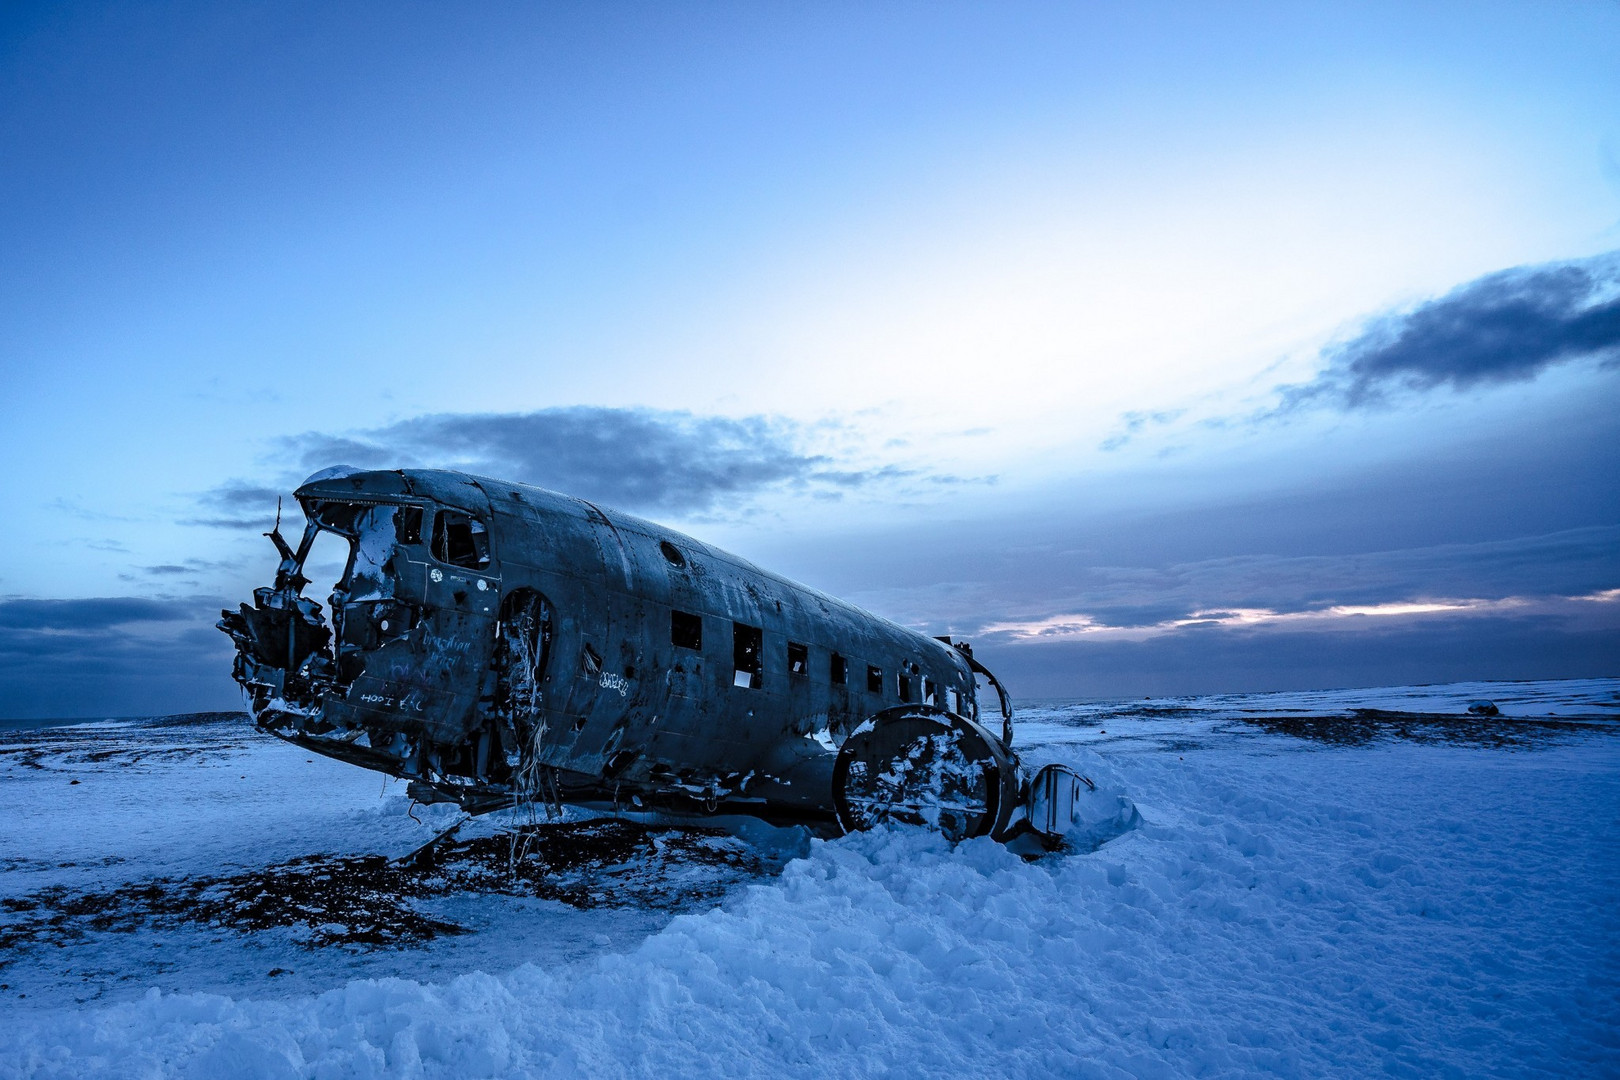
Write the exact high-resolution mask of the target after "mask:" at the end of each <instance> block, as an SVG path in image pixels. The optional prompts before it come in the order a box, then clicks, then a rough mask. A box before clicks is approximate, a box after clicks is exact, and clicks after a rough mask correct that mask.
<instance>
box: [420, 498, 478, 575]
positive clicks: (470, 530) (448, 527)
mask: <svg viewBox="0 0 1620 1080" xmlns="http://www.w3.org/2000/svg"><path fill="white" fill-rule="evenodd" d="M433 557H434V558H435V559H438V560H439V561H440V562H446V563H449V564H450V565H451V566H465V567H466V568H467V569H469V570H482V569H484V568H485V567H486V566H488V565H489V533H488V531H487V530H486V529H485V528H484V523H483V522H482V521H479V520H478V519H477V518H475V517H473V516H472V515H470V514H463V513H462V512H461V511H459V510H440V511H439V516H438V518H437V519H435V520H434V523H433Z"/></svg>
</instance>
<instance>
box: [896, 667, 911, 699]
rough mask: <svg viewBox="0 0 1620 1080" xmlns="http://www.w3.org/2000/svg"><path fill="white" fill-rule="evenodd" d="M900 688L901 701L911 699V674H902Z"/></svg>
mask: <svg viewBox="0 0 1620 1080" xmlns="http://www.w3.org/2000/svg"><path fill="white" fill-rule="evenodd" d="M899 689H900V700H901V701H910V700H911V676H910V675H905V674H902V675H901V676H900V687H899Z"/></svg>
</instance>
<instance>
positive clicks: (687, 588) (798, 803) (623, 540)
mask: <svg viewBox="0 0 1620 1080" xmlns="http://www.w3.org/2000/svg"><path fill="white" fill-rule="evenodd" d="M296 494H297V499H298V501H299V504H300V505H301V506H302V508H303V511H304V516H305V520H306V523H307V524H306V528H305V531H304V533H303V535H302V536H301V537H300V539H299V541H298V544H297V545H296V546H294V545H293V544H291V543H289V542H288V541H287V540H286V539H285V538H284V537H283V536H282V535H281V533H280V530H279V528H278V529H277V531H276V532H275V533H273V534H271V539H272V540H273V541H274V542H275V544H276V547H277V549H278V551H279V553H280V555H281V562H280V565H279V566H278V568H277V572H276V579H275V582H274V584H273V585H271V586H267V587H265V588H260V589H258V590H256V591H255V593H254V602H253V603H252V604H243V605H241V607H240V608H239V609H238V610H237V611H226V612H224V613H223V618H222V619H221V621H220V624H219V625H220V628H221V629H222V630H224V631H226V632H227V633H229V634H230V635H231V637H232V638H233V639H234V640H235V642H236V645H237V657H236V661H235V668H234V672H233V673H234V675H235V678H236V680H237V681H238V682H239V683H240V684H241V685H242V686H243V688H244V689H245V690H246V691H247V693H248V695H249V697H250V700H251V707H252V711H253V715H254V718H255V720H256V721H257V723H258V724H259V725H260V726H261V727H263V728H264V729H266V730H268V731H271V732H273V733H275V734H277V735H279V736H281V737H283V738H286V739H289V740H291V741H293V742H296V743H298V744H299V745H301V746H305V747H307V748H309V749H311V750H315V751H318V752H320V753H323V754H327V755H329V756H332V757H335V758H339V759H342V760H345V761H349V762H353V763H354V764H357V765H361V766H364V767H366V768H371V769H377V770H380V771H383V772H386V773H389V774H391V775H394V776H399V777H404V778H407V779H410V780H411V781H413V782H414V783H413V787H412V792H413V794H416V795H417V796H418V797H419V798H422V799H424V800H425V801H434V800H451V801H454V802H457V803H459V804H461V805H462V806H463V807H465V808H467V809H468V810H471V811H474V812H477V811H480V810H487V809H492V808H495V807H499V806H505V805H510V804H512V803H514V802H520V801H527V802H531V803H538V804H551V805H559V804H562V803H572V804H581V805H586V806H595V807H601V808H615V809H618V810H620V811H621V812H624V813H630V814H639V815H645V816H647V817H649V818H657V817H659V816H690V815H698V816H701V815H709V814H722V813H724V814H748V815H752V816H756V817H761V818H764V819H766V820H769V821H775V822H779V823H795V824H805V825H810V826H812V827H814V828H818V829H820V830H822V831H825V832H836V831H838V830H839V828H840V824H839V820H838V815H837V814H836V813H835V803H836V802H837V799H835V791H834V783H835V776H834V773H835V765H836V763H837V760H838V749H839V747H841V746H842V745H843V744H844V743H845V741H846V740H847V739H848V738H849V736H850V735H851V733H852V732H855V731H856V730H857V729H862V730H863V732H865V734H863V736H862V740H863V741H862V742H861V746H862V748H863V753H865V754H866V755H867V756H868V757H869V756H870V755H871V754H873V753H879V752H892V753H895V754H900V755H905V754H914V753H915V751H916V748H915V747H911V746H910V745H909V744H907V743H906V742H905V738H903V737H901V736H900V734H898V733H899V732H900V729H899V728H896V729H894V731H891V732H890V735H889V736H888V737H886V738H877V739H876V740H875V741H874V738H873V736H872V730H873V727H874V725H875V724H876V725H881V724H902V725H904V724H910V725H912V726H916V724H917V723H918V722H919V721H918V720H917V718H919V717H935V718H942V719H940V720H937V721H935V720H930V721H925V722H923V724H924V726H927V725H928V724H930V723H936V722H937V723H943V724H944V728H942V730H944V731H947V732H955V733H957V734H958V735H960V734H961V733H963V732H970V733H971V736H972V740H973V742H974V746H975V749H974V750H973V752H972V753H971V754H970V755H969V757H970V758H971V759H972V761H973V762H974V763H975V764H974V765H973V768H974V769H980V768H982V769H983V770H984V775H983V776H982V777H978V778H976V779H974V780H973V781H972V783H970V784H968V787H970V788H972V789H973V790H975V791H980V792H981V793H982V798H983V799H984V805H983V806H981V808H980V812H978V813H975V814H971V815H966V816H965V817H964V816H962V815H957V817H955V818H952V819H951V820H952V821H953V822H954V824H953V825H952V828H951V830H949V831H951V832H953V833H956V834H961V835H977V834H980V833H984V832H994V833H996V834H997V835H1007V834H1009V833H1011V832H1015V831H1018V829H1019V828H1020V823H1021V813H1022V793H1021V791H1020V782H1021V780H1020V777H1021V771H1020V770H1019V768H1018V765H1017V760H1016V757H1015V756H1014V755H1013V753H1012V750H1011V746H1010V743H1011V709H1010V707H1009V706H1008V705H1007V699H1006V694H1005V692H1004V691H1003V690H1002V688H1001V687H1000V685H999V684H997V683H996V682H995V681H994V677H993V676H990V675H989V673H988V672H987V671H985V670H984V668H983V667H982V665H980V664H978V663H977V662H976V661H974V660H973V658H972V651H971V649H970V648H969V647H968V646H967V645H965V644H961V643H958V644H952V643H950V642H949V641H948V640H940V639H935V638H930V637H928V636H926V635H923V634H920V633H917V632H916V631H913V630H910V629H907V628H905V627H902V626H898V625H896V624H894V623H891V622H888V621H887V620H884V619H881V618H879V617H877V616H875V615H872V614H870V613H868V612H865V611H862V610H860V609H859V608H856V607H854V606H852V605H850V604H846V603H844V602H843V601H840V600H837V599H834V598H833V597H830V596H827V595H825V594H823V593H820V592H817V591H816V590H814V589H810V588H807V587H805V586H803V585H799V584H796V583H794V582H791V581H788V580H786V579H785V578H782V577H779V576H777V575H775V574H771V573H769V572H767V571H764V570H761V569H759V568H758V567H756V566H753V565H752V564H750V563H748V562H746V561H745V560H743V559H740V558H738V557H736V556H735V555H731V554H728V553H727V552H724V551H721V550H719V549H716V548H713V547H710V546H709V545H707V544H704V543H702V542H701V541H698V540H695V539H693V538H691V537H689V536H685V535H682V534H680V533H677V532H674V531H672V530H669V529H666V528H663V527H662V526H659V525H656V524H653V523H651V522H648V521H643V520H640V519H638V518H634V517H631V516H629V515H625V514H620V513H617V512H614V511H611V510H606V509H603V508H601V507H598V506H595V505H593V504H592V503H589V502H586V501H584V500H582V499H576V498H571V497H569V496H566V495H560V494H557V493H555V492H551V491H545V490H542V489H539V488H533V487H528V486H524V485H521V484H511V483H505V482H501V481H496V480H490V479H487V478H483V477H474V476H468V475H464V474H461V473H454V472H440V471H426V470H423V471H418V470H394V471H371V472H356V471H350V470H342V469H334V470H327V471H326V472H324V473H318V474H316V475H315V476H314V477H311V478H310V480H309V481H307V482H306V483H305V484H304V485H303V486H302V487H300V488H299V489H298V491H297V493H296ZM321 532H330V533H334V534H336V535H338V536H341V537H343V538H344V539H345V540H346V541H347V542H348V545H349V557H348V563H347V566H346V568H345V570H344V572H343V575H342V577H341V578H340V579H339V581H338V582H337V583H336V585H335V587H334V588H333V590H332V592H331V595H330V596H329V597H328V599H327V603H326V605H325V606H324V607H323V605H321V604H320V603H319V602H317V601H316V600H315V599H313V598H311V597H308V596H305V595H304V593H303V590H304V588H305V586H307V585H309V584H310V582H309V579H308V578H307V577H306V576H305V573H304V569H305V562H306V560H307V559H308V557H309V553H310V550H311V547H312V545H313V543H314V541H315V538H316V537H317V535H318V534H319V533H321ZM976 673H978V674H981V675H983V676H984V677H985V678H986V680H987V685H989V686H991V687H993V688H994V689H995V691H996V696H997V698H998V699H999V702H998V703H999V704H1000V706H1001V716H1000V718H999V719H1000V724H999V725H998V726H999V727H1000V728H1001V735H1000V738H999V739H998V738H997V737H996V735H994V734H992V733H991V731H990V729H989V728H988V724H986V725H985V726H981V725H980V723H979V721H980V716H979V709H980V703H979V685H978V682H977V680H976V678H975V674H976ZM986 720H987V721H988V718H986ZM905 730H907V731H909V730H910V728H909V727H908V728H906V729H905ZM981 743H982V744H984V745H983V746H982V747H981V746H980V745H979V744H981ZM885 748H886V749H885ZM845 756H846V757H848V756H849V755H845ZM883 767H884V766H883V763H881V762H876V761H870V760H867V758H866V757H863V758H862V759H861V762H860V765H859V767H858V768H857V769H856V770H855V771H856V773H857V774H858V776H860V777H869V776H877V775H879V774H880V773H881V772H882V769H883ZM847 772H848V770H847V768H846V769H845V770H842V771H840V772H839V778H840V782H847V780H846V779H844V778H845V774H847ZM863 782H864V781H863ZM956 783H957V785H958V786H961V785H962V783H964V781H962V780H961V778H957V780H956ZM914 786H915V784H913V787H914ZM908 790H909V789H908ZM907 797H908V798H911V799H912V800H913V801H915V797H916V793H915V792H914V791H912V792H910V794H908V796H907ZM872 798H873V795H872V792H870V791H863V792H862V793H859V795H858V800H861V801H862V805H868V806H869V805H870V804H871V801H872ZM844 816H845V817H846V818H848V819H849V820H846V821H845V822H844V824H845V825H848V824H850V822H851V821H855V820H859V821H862V822H864V821H867V820H868V818H871V819H872V820H876V819H877V817H881V815H877V817H874V816H873V815H872V814H868V815H865V816H860V815H856V816H855V817H850V815H848V814H845V815H844ZM902 816H904V815H902ZM910 816H916V815H915V814H912V815H910ZM957 818H960V819H961V820H960V821H958V820H957Z"/></svg>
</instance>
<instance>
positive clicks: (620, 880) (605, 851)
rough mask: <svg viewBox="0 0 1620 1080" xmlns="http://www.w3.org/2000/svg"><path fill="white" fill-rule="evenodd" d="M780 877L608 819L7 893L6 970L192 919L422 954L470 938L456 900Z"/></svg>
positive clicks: (694, 838) (598, 897) (652, 903)
mask: <svg viewBox="0 0 1620 1080" xmlns="http://www.w3.org/2000/svg"><path fill="white" fill-rule="evenodd" d="M771 869H772V867H771V866H770V865H769V864H767V862H766V861H765V860H764V859H762V858H761V857H760V855H759V854H758V853H757V852H756V851H755V849H753V848H752V847H750V846H749V845H748V844H746V843H744V842H743V841H741V840H738V839H736V838H735V837H733V836H731V835H729V834H727V833H725V832H724V831H722V830H719V829H700V828H690V829H661V830H654V829H648V828H645V827H643V826H640V825H635V824H631V823H629V822H624V821H616V820H602V821H587V822H562V823H557V824H543V825H533V826H526V827H524V828H521V829H519V830H516V831H514V832H509V833H502V834H499V835H495V836H489V837H480V838H476V839H472V840H467V841H458V840H455V839H453V838H445V839H442V840H441V841H439V842H437V843H435V844H434V845H432V846H431V847H430V848H429V849H426V850H424V851H422V852H419V853H417V854H416V855H415V856H414V857H412V858H410V859H408V860H399V861H392V860H388V859H385V858H383V857H382V856H380V855H361V856H331V855H309V856H304V857H302V858H298V859H293V860H291V861H289V862H285V863H280V864H277V865H274V866H269V867H265V868H264V869H260V870H252V871H248V872H246V873H242V874H234V875H230V876H223V877H190V878H154V879H151V880H147V881H142V882H136V883H133V884H129V885H124V886H120V887H118V888H114V889H109V890H106V891H102V892H92V891H84V892H76V891H73V890H69V889H67V888H64V887H60V886H57V887H52V888H48V889H42V890H40V891H39V892H36V893H32V894H29V895H27V896H23V897H8V898H0V968H4V967H5V966H6V965H7V964H8V963H10V962H11V961H12V960H15V959H16V958H17V955H18V953H19V952H20V951H21V950H25V949H29V948H32V947H37V946H42V945H55V946H61V945H66V944H68V943H69V942H71V941H75V940H78V939H81V938H83V937H85V936H86V935H88V934H91V933H137V932H140V931H142V930H144V929H146V928H148V927H151V926H180V925H185V924H192V925H204V926H212V927H218V928H222V929H229V930H234V931H237V932H241V933H251V932H255V931H265V930H275V929H287V930H290V931H292V933H293V937H294V940H295V941H297V942H298V943H299V944H301V945H305V946H308V947H310V948H320V947H326V946H334V945H336V946H349V947H355V948H361V949H367V948H380V947H399V946H409V945H414V944H419V943H422V942H425V941H430V940H432V939H434V938H437V937H441V936H445V935H455V934H462V933H467V932H468V930H467V928H466V927H463V926H460V925H458V924H456V923H453V922H449V921H446V920H444V919H441V918H436V917H434V916H433V915H431V914H429V913H428V912H427V911H425V910H423V908H424V906H425V904H426V902H429V901H432V900H435V899H439V898H443V897H449V896H453V895H458V894H479V893H484V894H488V893H500V894H505V895H509V896H532V897H538V898H540V899H544V900H555V901H559V902H561V903H564V904H569V905H571V906H573V907H577V908H583V909H589V908H597V907H639V908H649V909H656V910H664V911H679V910H682V909H686V908H691V907H696V906H699V905H703V904H707V903H710V902H712V901H714V900H716V899H718V898H719V897H720V896H722V895H724V894H725V892H726V891H727V890H728V889H730V888H732V887H733V886H735V885H736V884H738V883H739V882H741V881H743V880H747V879H751V878H757V877H759V876H761V875H763V874H766V873H769V872H770V871H771Z"/></svg>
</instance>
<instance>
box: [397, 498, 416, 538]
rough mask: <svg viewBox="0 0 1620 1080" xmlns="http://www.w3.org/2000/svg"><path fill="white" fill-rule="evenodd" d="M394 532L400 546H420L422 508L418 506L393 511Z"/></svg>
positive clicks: (403, 507)
mask: <svg viewBox="0 0 1620 1080" xmlns="http://www.w3.org/2000/svg"><path fill="white" fill-rule="evenodd" d="M394 532H396V533H397V534H399V542H400V543H402V544H420V543H421V542H422V508H421V507H420V506H402V507H400V508H399V509H398V510H396V511H394Z"/></svg>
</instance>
